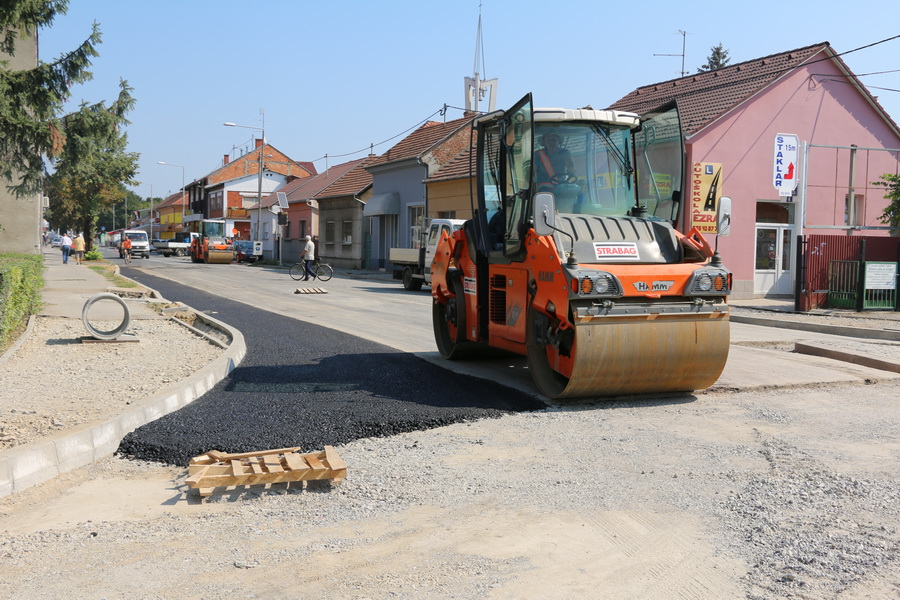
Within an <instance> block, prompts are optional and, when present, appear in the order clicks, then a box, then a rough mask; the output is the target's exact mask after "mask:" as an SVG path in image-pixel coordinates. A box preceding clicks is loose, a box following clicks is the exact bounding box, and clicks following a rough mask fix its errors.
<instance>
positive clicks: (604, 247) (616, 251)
mask: <svg viewBox="0 0 900 600" xmlns="http://www.w3.org/2000/svg"><path fill="white" fill-rule="evenodd" d="M594 254H596V256H597V260H640V259H641V256H640V254H638V249H637V244H635V243H633V242H628V243H619V244H609V243H606V244H603V243H599V242H594Z"/></svg>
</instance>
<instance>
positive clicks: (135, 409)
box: [0, 248, 246, 497]
mask: <svg viewBox="0 0 900 600" xmlns="http://www.w3.org/2000/svg"><path fill="white" fill-rule="evenodd" d="M44 261H45V262H44V264H45V267H46V268H45V270H44V288H43V290H42V293H41V299H42V301H43V305H42V307H41V310H40V311H39V312H38V314H37V316H36V317H32V318H31V319H29V323H28V327H27V328H26V331H25V333H24V334H23V335H22V336H21V337H20V339H19V340H17V341H16V343H14V344H13V345H12V346H11V347H10V348H9V349H8V350H7V351H6V352H5V353H4V354H3V356H0V371H2V372H3V375H4V376H5V377H15V376H16V374H15V373H12V372H10V371H9V367H8V364H4V363H5V362H6V361H7V359H8V358H9V357H11V356H12V355H13V354H14V353H15V352H16V350H17V349H18V347H19V346H21V345H22V344H24V343H25V341H26V340H27V339H28V338H29V336H30V335H32V331H33V328H34V325H33V324H34V319H35V318H52V319H77V320H83V315H82V313H83V311H84V306H85V303H86V302H87V301H88V300H89V299H90V298H91V297H92V296H94V295H95V294H99V293H102V292H108V291H113V292H115V293H116V294H117V295H119V296H120V297H122V300H123V302H124V305H125V307H127V310H128V313H129V315H130V319H131V322H132V323H133V322H134V321H135V320H145V319H155V320H166V319H168V317H167V316H166V315H164V314H161V313H160V312H158V311H156V310H153V309H152V308H150V307H149V306H148V302H147V299H146V298H145V295H150V294H155V292H153V291H152V290H146V288H143V287H138V288H117V287H115V285H114V284H113V283H111V282H110V280H109V279H107V278H106V277H105V276H104V275H103V274H101V273H99V272H98V271H96V270H95V269H92V268H91V267H90V265H91V262H90V261H86V262H84V263H83V264H82V265H78V264H76V263H75V261H74V259H70V260H69V262H68V264H63V262H62V256H61V253H60V252H59V251H58V250H57V249H56V248H52V249H51V248H45V249H44ZM93 264H94V265H95V266H96V265H97V263H93ZM135 290H140V291H141V293H140V294H137V293H135ZM145 290H146V291H145ZM156 299H157V300H158V299H159V298H156ZM188 310H190V309H189V308H188ZM124 312H125V309H123V307H122V305H121V304H120V303H119V302H117V301H100V302H97V303H95V304H93V305H92V306H91V307H90V310H89V311H88V316H89V322H90V323H92V324H94V323H95V322H102V321H106V320H112V321H117V322H121V320H122V319H123V317H124ZM195 315H196V318H197V319H199V320H200V321H201V322H202V326H203V327H204V328H206V329H209V330H215V331H217V332H218V334H220V335H217V336H216V340H211V339H210V336H209V335H207V334H205V333H203V332H201V331H200V330H199V329H196V328H195V327H191V326H189V325H187V324H185V323H184V322H182V321H178V323H173V324H172V325H170V326H168V327H175V328H180V327H187V328H188V329H191V330H193V331H194V332H195V333H196V334H197V335H198V336H201V337H205V338H207V339H210V341H215V343H216V345H218V346H219V347H223V350H222V351H221V354H219V355H218V358H215V359H214V360H213V361H212V362H210V363H209V364H207V365H206V366H204V367H201V368H199V369H198V370H197V371H196V372H194V374H193V375H191V376H189V377H187V378H185V379H183V380H181V381H177V382H175V383H174V384H172V385H168V386H166V387H164V388H162V389H159V390H158V391H157V392H156V393H155V394H154V395H152V396H151V397H149V398H145V399H136V400H135V401H134V402H133V403H131V404H130V405H129V406H128V408H127V409H126V410H123V411H122V414H119V415H115V416H113V417H111V418H109V419H108V420H106V421H102V422H97V421H94V422H91V423H87V424H84V425H78V426H74V427H72V428H70V429H66V430H63V431H60V432H58V433H54V434H52V435H50V436H48V437H46V438H44V439H40V440H36V441H33V442H30V443H26V444H22V445H20V446H14V447H12V448H9V449H7V450H2V451H0V497H2V496H6V495H8V494H11V493H15V492H18V491H21V490H23V489H25V488H28V487H30V486H33V485H36V484H38V483H41V482H43V481H46V480H48V479H51V478H53V477H55V476H57V475H58V474H60V473H64V472H66V471H70V470H72V469H76V468H78V467H82V466H84V465H87V464H89V463H91V462H94V461H96V460H98V459H100V458H103V457H105V456H109V455H112V454H113V453H114V452H115V451H116V450H117V449H118V447H119V443H120V442H121V440H122V438H124V437H125V436H126V435H127V434H128V433H130V432H132V431H134V430H135V429H137V428H138V427H140V426H141V425H144V424H146V423H149V422H151V421H154V420H156V419H158V418H159V417H161V416H163V415H165V414H168V413H170V412H173V411H176V410H178V409H179V408H181V407H183V406H185V405H187V404H189V403H191V402H193V401H194V400H195V399H197V398H199V397H200V396H202V395H203V394H205V393H206V392H207V391H209V390H210V389H211V388H212V387H213V386H215V385H216V384H217V383H218V382H219V381H221V380H222V379H224V378H225V377H227V376H228V374H229V373H230V372H231V371H232V370H233V369H234V368H235V367H237V366H238V365H239V364H240V362H241V360H242V359H243V357H244V355H245V354H246V345H245V342H244V336H243V335H242V334H241V332H240V331H238V330H236V329H234V328H232V327H230V326H228V325H226V324H225V323H222V322H221V321H218V320H216V319H214V318H212V317H209V316H208V315H204V314H201V313H195ZM197 326H198V327H199V326H200V325H197ZM162 329H163V333H160V334H159V335H165V334H164V331H165V330H166V327H163V328H162ZM126 333H127V331H126ZM81 337H82V338H83V339H90V338H91V337H92V336H91V335H90V333H89V331H88V330H87V329H86V328H85V330H84V335H83V336H81ZM221 339H226V340H227V343H225V342H222V341H221ZM96 383H97V385H98V388H100V389H107V388H109V387H110V385H109V382H107V381H98V382H96Z"/></svg>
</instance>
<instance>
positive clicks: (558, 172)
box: [534, 129, 575, 191]
mask: <svg viewBox="0 0 900 600" xmlns="http://www.w3.org/2000/svg"><path fill="white" fill-rule="evenodd" d="M542 140H543V148H541V149H539V150H537V151H536V152H535V153H534V155H535V156H534V165H535V167H536V169H535V171H536V174H537V184H538V191H549V188H550V187H552V186H554V185H558V184H560V183H567V182H569V181H571V179H572V178H574V176H575V161H574V160H573V159H572V153H571V152H569V151H568V150H566V149H565V148H563V147H561V145H560V144H561V141H562V140H561V138H560V135H559V133H557V132H555V131H553V130H552V129H551V130H548V131H546V132H545V133H544V135H543V136H542Z"/></svg>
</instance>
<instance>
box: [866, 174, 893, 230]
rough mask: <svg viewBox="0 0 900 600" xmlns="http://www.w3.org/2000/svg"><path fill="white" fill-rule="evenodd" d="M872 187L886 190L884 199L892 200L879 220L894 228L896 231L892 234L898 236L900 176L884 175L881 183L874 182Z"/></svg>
mask: <svg viewBox="0 0 900 600" xmlns="http://www.w3.org/2000/svg"><path fill="white" fill-rule="evenodd" d="M872 185H878V186H881V187H883V188H885V190H886V191H885V194H884V198H885V200H890V203H889V204H888V205H887V206H886V207H885V209H884V212H882V213H881V216H880V217H879V218H878V220H879V221H881V222H882V223H887V224H888V225H890V226H891V227H892V228H894V230H895V231H892V232H891V233H892V234H896V230H897V229H900V175H891V174H890V173H888V174H885V175H882V176H881V181H873V182H872Z"/></svg>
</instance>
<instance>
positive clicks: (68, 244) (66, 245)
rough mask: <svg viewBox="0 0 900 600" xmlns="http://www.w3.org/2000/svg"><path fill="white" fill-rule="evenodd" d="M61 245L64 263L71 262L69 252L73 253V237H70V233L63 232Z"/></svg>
mask: <svg viewBox="0 0 900 600" xmlns="http://www.w3.org/2000/svg"><path fill="white" fill-rule="evenodd" d="M59 246H60V248H62V255H63V264H64V265H67V264H69V254H71V253H72V238H70V237H69V234H68V233H64V234H63V236H62V241H61V242H60V244H59Z"/></svg>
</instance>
